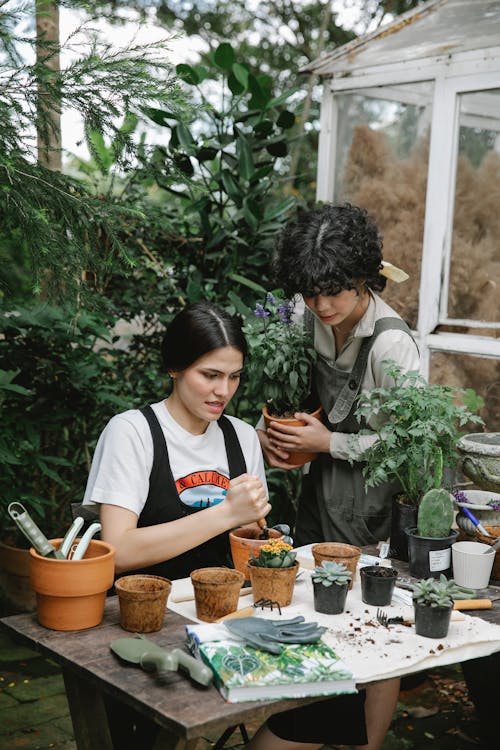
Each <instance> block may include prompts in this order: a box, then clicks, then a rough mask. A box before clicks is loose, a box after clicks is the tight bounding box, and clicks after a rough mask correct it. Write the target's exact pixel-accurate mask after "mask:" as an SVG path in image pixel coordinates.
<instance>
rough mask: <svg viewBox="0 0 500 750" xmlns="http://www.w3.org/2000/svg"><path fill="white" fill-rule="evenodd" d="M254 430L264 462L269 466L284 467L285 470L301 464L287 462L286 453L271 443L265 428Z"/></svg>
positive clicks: (274, 467)
mask: <svg viewBox="0 0 500 750" xmlns="http://www.w3.org/2000/svg"><path fill="white" fill-rule="evenodd" d="M256 432H257V436H258V438H259V442H260V447H261V448H262V453H263V454H264V458H265V459H266V463H267V464H268V465H269V466H271V467H272V468H273V469H285V471H288V470H289V469H296V468H297V467H298V466H301V464H289V463H287V462H286V459H287V458H288V453H287V452H286V451H282V450H280V449H279V448H277V447H276V446H275V445H273V444H272V443H271V440H270V438H269V435H268V434H267V432H266V431H265V430H256Z"/></svg>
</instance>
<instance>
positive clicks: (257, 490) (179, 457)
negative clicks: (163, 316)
mask: <svg viewBox="0 0 500 750" xmlns="http://www.w3.org/2000/svg"><path fill="white" fill-rule="evenodd" d="M246 351H247V349H246V341H245V338H244V335H243V333H242V331H241V326H240V323H239V322H238V321H237V320H236V319H235V318H233V317H232V316H230V315H228V313H226V312H225V311H223V310H220V309H219V308H217V307H216V306H215V305H212V304H210V303H208V302H199V303H196V304H193V305H190V306H189V307H187V308H185V309H184V310H183V311H182V312H180V313H179V314H178V315H177V316H176V317H175V318H174V319H173V321H172V322H171V324H170V325H169V326H168V329H167V332H166V334H165V337H164V340H163V344H162V357H163V364H164V367H165V370H166V372H168V374H169V375H170V377H171V379H172V392H171V394H170V395H169V396H168V397H167V398H166V399H162V400H161V401H158V402H157V403H154V404H152V405H150V406H146V407H145V408H144V409H141V410H139V409H131V410H129V411H126V412H124V413H122V414H118V415H116V416H114V417H113V418H112V419H111V420H110V421H109V423H108V424H107V426H106V427H105V429H104V430H103V432H102V434H101V436H100V438H99V441H98V443H97V446H96V450H95V454H94V458H93V461H92V467H91V470H90V475H89V479H88V483H87V489H86V492H85V497H84V501H83V504H84V505H98V506H99V509H100V519H101V524H102V534H101V536H102V539H103V540H104V541H106V542H109V543H111V544H112V545H113V546H114V547H115V549H116V558H115V560H116V572H117V573H123V572H125V571H138V570H141V571H145V572H149V573H155V574H157V575H163V576H165V577H167V578H170V579H175V578H184V577H186V576H188V575H189V574H190V572H191V571H192V570H194V569H195V568H199V567H202V566H203V567H205V566H219V565H227V564H229V560H230V557H229V542H228V534H227V532H228V531H229V530H230V529H232V528H234V527H236V526H241V525H242V524H247V523H252V522H254V521H257V520H258V519H259V518H264V517H265V516H266V515H267V514H268V513H269V511H270V509H271V506H270V505H269V503H268V499H267V485H266V479H265V473H264V466H263V461H262V453H261V450H260V446H259V441H258V439H257V436H256V434H255V430H254V429H253V427H252V426H250V425H248V424H246V423H245V422H243V421H242V420H240V419H236V418H235V417H227V416H224V415H223V411H224V409H225V408H226V406H227V405H228V404H229V402H230V400H231V398H232V397H233V395H234V393H235V391H236V389H237V388H238V385H239V381H240V374H241V370H242V368H243V360H244V357H245V354H246Z"/></svg>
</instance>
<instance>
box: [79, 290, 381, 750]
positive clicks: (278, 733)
mask: <svg viewBox="0 0 500 750" xmlns="http://www.w3.org/2000/svg"><path fill="white" fill-rule="evenodd" d="M246 350H247V349H246V342H245V338H244V336H243V333H242V331H241V325H240V323H239V322H238V320H237V319H235V318H233V317H231V316H230V315H228V314H227V313H226V312H224V311H223V310H221V309H219V308H217V307H215V306H214V305H212V304H210V303H208V302H200V303H196V304H193V305H191V306H189V307H187V308H185V309H184V310H183V311H182V312H180V313H179V314H178V315H177V316H176V317H175V318H174V320H173V321H172V322H171V324H170V325H169V327H168V330H167V332H166V335H165V337H164V340H163V344H162V354H163V362H164V366H165V370H166V371H167V372H168V373H169V375H170V377H171V379H172V392H171V394H170V395H169V396H168V397H167V398H166V399H164V400H161V401H159V402H157V403H155V404H152V405H151V406H147V407H145V408H144V409H141V410H137V409H132V410H129V411H126V412H124V413H122V414H118V415H116V416H114V417H113V418H112V419H111V420H110V422H109V423H108V425H107V426H106V427H105V429H104V431H103V432H102V434H101V436H100V438H99V441H98V443H97V446H96V450H95V455H94V459H93V462H92V467H91V470H90V475H89V480H88V484H87V489H86V492H85V498H84V505H98V506H99V508H100V517H101V523H102V538H103V539H104V540H105V541H107V542H110V543H111V544H113V546H114V547H115V549H116V571H117V573H124V572H126V571H138V570H142V571H143V572H148V573H155V574H158V575H163V576H166V577H167V578H170V579H172V578H173V579H175V578H183V577H186V576H188V575H189V573H190V572H191V571H192V570H194V569H195V568H199V567H203V566H211V565H215V566H218V565H226V564H229V559H230V558H229V543H228V534H227V532H228V531H229V530H230V529H232V528H234V527H236V526H240V525H242V524H247V523H252V522H255V521H257V520H258V519H259V518H264V517H265V516H266V515H267V514H268V513H269V511H270V510H271V506H270V505H269V502H268V497H267V486H266V479H265V473H264V467H263V460H262V454H261V450H260V445H259V440H258V438H257V435H256V432H255V430H254V428H253V427H252V426H250V425H248V424H246V423H245V422H242V421H241V420H239V419H236V418H235V417H226V416H224V415H223V411H224V409H225V408H226V406H227V405H228V403H229V402H230V400H231V398H232V397H233V395H234V393H235V391H236V389H237V387H238V384H239V380H240V374H241V371H242V368H243V361H244V357H245V354H246ZM108 711H109V712H111V713H116V715H117V717H118V721H117V722H116V724H117V725H118V726H119V731H120V737H114V740H115V742H116V744H117V745H120V746H121V745H123V746H126V747H127V748H130V750H131V749H132V748H140V750H146V748H147V747H149V746H150V744H151V743H152V741H153V739H154V733H155V731H156V730H155V727H154V726H153V725H152V724H150V723H148V722H145V721H144V720H143V719H140V718H139V717H138V716H135V715H134V716H132V715H130V712H129V715H127V717H126V721H125V717H124V716H123V710H121V713H120V706H118V705H112V702H111V701H110V702H109V705H108ZM369 721H370V722H371V719H369ZM369 734H370V732H369ZM377 741H378V740H377ZM366 742H367V736H366V727H365V715H364V691H361V692H360V693H359V694H358V695H348V696H339V697H333V698H329V699H327V700H324V701H320V702H317V703H313V704H311V705H309V706H305V707H304V708H299V709H295V710H292V711H286V712H284V713H281V714H276V715H275V716H272V717H271V718H270V720H269V722H268V724H266V725H265V726H263V727H262V728H261V729H260V730H259V732H258V733H257V734H256V736H255V737H254V739H252V740H251V742H250V744H249V748H250V750H302V749H303V750H314V749H315V748H318V750H319V748H321V747H323V745H324V744H328V743H331V744H333V743H339V744H357V745H358V746H363V747H366V748H369V749H370V750H375V748H376V747H378V745H377V744H374V743H372V744H371V745H366Z"/></svg>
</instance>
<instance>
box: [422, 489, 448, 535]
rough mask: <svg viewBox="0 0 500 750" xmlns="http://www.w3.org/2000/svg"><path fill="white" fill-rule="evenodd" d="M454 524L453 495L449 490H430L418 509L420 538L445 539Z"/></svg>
mask: <svg viewBox="0 0 500 750" xmlns="http://www.w3.org/2000/svg"><path fill="white" fill-rule="evenodd" d="M452 523H453V495H451V494H450V493H449V492H448V491H447V490H442V489H441V490H429V491H428V492H426V493H425V495H424V496H423V498H422V500H421V501H420V505H419V508H418V518H417V531H418V535H419V536H428V537H433V538H435V537H443V536H448V535H449V533H450V529H451V525H452Z"/></svg>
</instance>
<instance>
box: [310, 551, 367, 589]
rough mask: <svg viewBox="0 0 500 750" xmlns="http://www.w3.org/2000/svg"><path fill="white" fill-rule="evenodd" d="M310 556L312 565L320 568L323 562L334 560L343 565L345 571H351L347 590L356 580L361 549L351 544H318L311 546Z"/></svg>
mask: <svg viewBox="0 0 500 750" xmlns="http://www.w3.org/2000/svg"><path fill="white" fill-rule="evenodd" d="M312 555H313V557H314V564H315V565H317V566H318V567H320V566H321V563H322V562H323V560H335V562H337V563H343V564H344V565H345V566H346V568H347V570H350V571H351V581H350V583H349V590H351V589H352V587H353V584H354V579H355V578H356V568H357V566H358V562H359V558H360V555H361V549H360V548H359V547H355V546H354V545H353V544H343V543H342V542H320V543H319V544H313V546H312Z"/></svg>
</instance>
